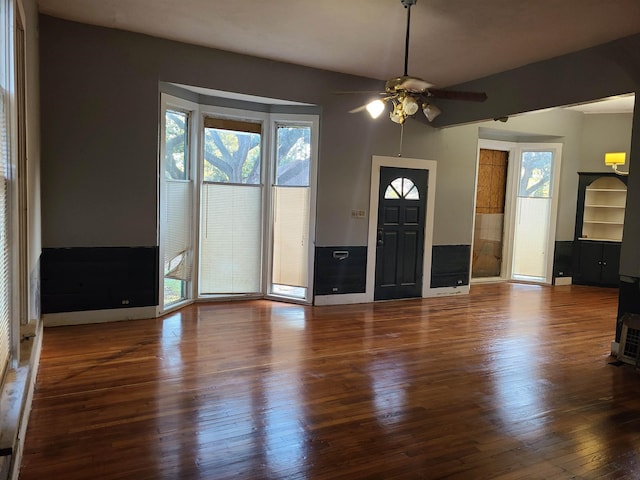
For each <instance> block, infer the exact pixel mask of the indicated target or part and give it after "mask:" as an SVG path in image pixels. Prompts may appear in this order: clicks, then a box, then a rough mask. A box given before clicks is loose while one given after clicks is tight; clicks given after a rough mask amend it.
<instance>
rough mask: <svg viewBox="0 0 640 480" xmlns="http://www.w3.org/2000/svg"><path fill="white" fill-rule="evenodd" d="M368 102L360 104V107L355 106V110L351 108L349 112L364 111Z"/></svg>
mask: <svg viewBox="0 0 640 480" xmlns="http://www.w3.org/2000/svg"><path fill="white" fill-rule="evenodd" d="M367 105H368V103H367V104H365V105H360V106H359V107H356V108H354V109H353V110H349V113H358V112H363V111H364V110H366V109H367Z"/></svg>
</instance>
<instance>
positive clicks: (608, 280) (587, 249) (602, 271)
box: [575, 241, 620, 287]
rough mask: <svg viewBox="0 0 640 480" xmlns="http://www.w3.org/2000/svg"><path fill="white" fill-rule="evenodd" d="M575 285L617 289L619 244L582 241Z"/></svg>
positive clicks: (618, 280) (618, 283)
mask: <svg viewBox="0 0 640 480" xmlns="http://www.w3.org/2000/svg"><path fill="white" fill-rule="evenodd" d="M578 248H579V249H580V253H579V255H580V261H579V267H578V272H577V274H576V281H575V283H577V284H584V285H600V286H603V287H618V286H619V285H620V273H619V272H620V244H619V243H616V242H591V241H582V242H580V244H579V247H578Z"/></svg>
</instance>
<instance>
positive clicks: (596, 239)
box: [578, 237, 622, 243]
mask: <svg viewBox="0 0 640 480" xmlns="http://www.w3.org/2000/svg"><path fill="white" fill-rule="evenodd" d="M578 240H584V241H585V242H613V243H620V242H621V241H622V240H611V239H610V238H587V237H579V238H578Z"/></svg>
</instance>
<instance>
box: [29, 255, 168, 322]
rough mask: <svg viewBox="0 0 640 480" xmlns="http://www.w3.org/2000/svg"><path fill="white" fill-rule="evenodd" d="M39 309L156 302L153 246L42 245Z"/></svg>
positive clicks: (66, 309) (156, 265)
mask: <svg viewBox="0 0 640 480" xmlns="http://www.w3.org/2000/svg"><path fill="white" fill-rule="evenodd" d="M40 268H41V271H40V275H41V289H42V290H41V291H42V298H41V306H42V313H56V312H78V311H86V310H103V309H112V308H127V307H147V306H153V305H157V304H158V268H159V263H158V247H72V248H45V249H43V250H42V257H41V260H40Z"/></svg>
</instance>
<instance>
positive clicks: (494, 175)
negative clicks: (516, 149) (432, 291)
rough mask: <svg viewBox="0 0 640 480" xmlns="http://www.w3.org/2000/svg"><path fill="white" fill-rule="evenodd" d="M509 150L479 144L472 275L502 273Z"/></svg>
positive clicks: (492, 276) (481, 276) (499, 275)
mask: <svg viewBox="0 0 640 480" xmlns="http://www.w3.org/2000/svg"><path fill="white" fill-rule="evenodd" d="M508 165H509V151H505V150H494V149H488V148H480V155H479V160H478V182H477V188H476V208H475V221H474V232H473V238H474V242H473V252H472V255H473V258H472V262H471V278H472V279H473V280H479V279H482V280H491V279H499V278H502V277H503V274H504V269H503V265H502V261H503V250H504V232H505V228H504V226H505V199H506V193H507V170H508Z"/></svg>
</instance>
